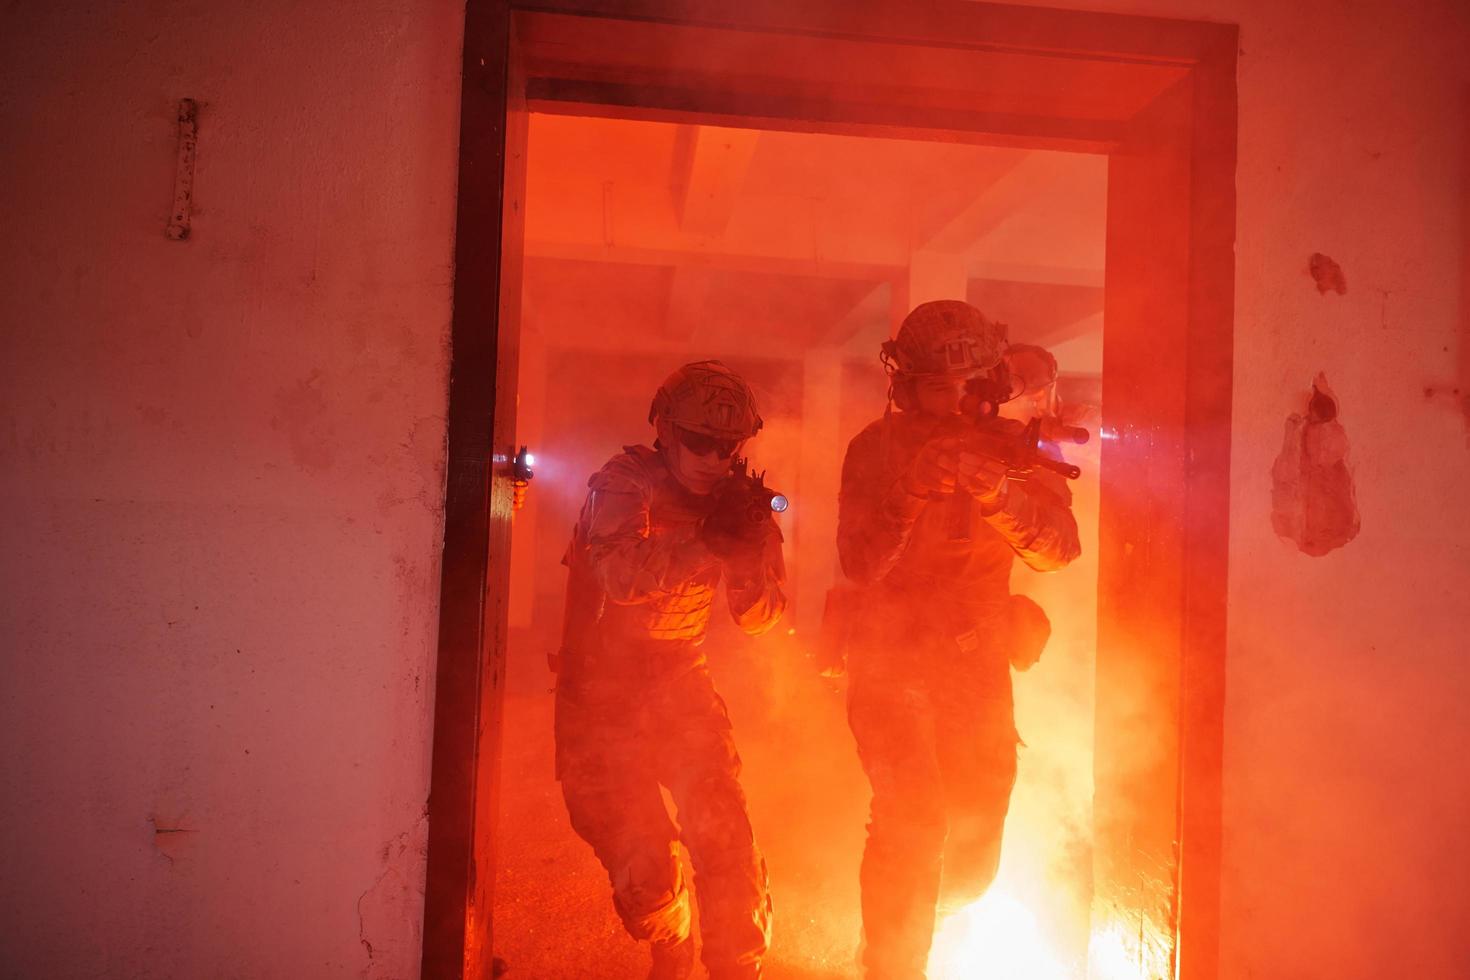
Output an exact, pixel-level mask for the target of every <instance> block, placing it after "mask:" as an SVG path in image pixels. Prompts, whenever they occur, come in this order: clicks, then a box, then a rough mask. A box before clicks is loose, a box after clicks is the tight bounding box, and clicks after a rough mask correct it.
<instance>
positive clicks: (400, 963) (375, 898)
mask: <svg viewBox="0 0 1470 980" xmlns="http://www.w3.org/2000/svg"><path fill="white" fill-rule="evenodd" d="M428 827H429V819H428V816H427V815H424V816H421V817H420V818H419V820H418V821H417V822H416V823H415V824H414V826H412V827H411V828H409V829H408V830H406V831H404V832H403V833H401V834H399V835H398V836H396V837H394V838H392V839H391V840H388V841H385V842H384V843H383V845H382V847H380V848H379V849H378V852H377V854H376V855H375V858H376V859H377V862H378V864H379V866H380V870H379V871H378V874H377V876H376V878H375V879H374V881H373V883H372V885H370V886H369V887H368V889H367V890H366V891H364V892H363V893H362V894H361V895H359V896H358V897H357V940H358V942H359V943H360V944H361V945H362V948H363V951H364V952H365V953H366V954H367V962H366V963H365V964H364V966H363V968H362V970H361V972H360V974H359V975H360V976H362V977H364V978H374V977H385V978H386V977H397V976H401V975H403V974H404V973H405V972H406V970H407V969H408V968H409V967H410V965H411V964H412V963H413V962H415V956H416V953H417V951H418V950H419V948H420V935H421V925H422V923H421V921H420V920H421V918H422V915H423V876H424V859H425V854H426V853H427V849H428V846H427V845H428Z"/></svg>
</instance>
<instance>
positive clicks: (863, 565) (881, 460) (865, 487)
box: [837, 420, 927, 585]
mask: <svg viewBox="0 0 1470 980" xmlns="http://www.w3.org/2000/svg"><path fill="white" fill-rule="evenodd" d="M884 425H885V423H884V422H883V421H882V420H880V421H878V422H875V423H874V424H873V425H870V426H868V427H867V428H866V429H864V430H863V431H862V432H860V433H858V434H857V436H855V437H854V438H853V440H852V442H850V443H848V446H847V456H846V457H845V458H844V459H843V461H842V490H841V494H840V496H839V497H838V503H837V554H838V558H839V559H840V560H841V562H842V571H843V573H844V574H845V575H846V576H847V577H848V578H849V579H851V580H853V581H854V582H857V583H859V584H862V585H868V584H871V583H873V582H878V581H881V580H882V579H883V577H884V576H886V575H887V574H888V573H889V571H891V570H892V569H893V566H894V565H895V564H896V563H897V562H898V559H899V558H900V557H902V555H903V553H904V549H905V548H907V547H908V543H909V538H910V536H911V535H912V533H913V529H914V522H915V521H916V520H918V517H919V513H920V512H921V511H922V510H923V509H924V506H925V504H926V503H927V501H926V500H924V499H923V498H921V497H915V496H913V495H911V494H910V493H908V492H907V491H906V490H905V489H904V487H903V481H902V477H903V474H904V467H905V466H906V465H907V464H908V463H909V462H910V461H909V460H907V459H904V460H898V459H888V458H885V455H886V454H885V452H884V449H885V446H884V443H885V442H886V441H887V440H885V438H884Z"/></svg>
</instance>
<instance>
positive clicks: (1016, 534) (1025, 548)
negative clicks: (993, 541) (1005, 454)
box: [985, 472, 1082, 572]
mask: <svg viewBox="0 0 1470 980" xmlns="http://www.w3.org/2000/svg"><path fill="white" fill-rule="evenodd" d="M985 519H986V520H987V521H988V522H990V526H991V527H993V528H995V529H996V531H998V532H999V533H1000V535H1001V537H1003V538H1005V540H1006V542H1007V543H1008V544H1009V545H1010V546H1011V549H1012V550H1013V551H1015V552H1016V554H1017V555H1018V556H1020V558H1021V560H1022V561H1024V562H1025V563H1026V564H1027V565H1029V566H1030V567H1031V568H1033V569H1035V570H1036V571H1038V572H1054V571H1057V570H1058V569H1061V568H1065V567H1066V566H1067V565H1070V564H1071V563H1072V561H1073V560H1074V559H1076V557H1077V556H1078V555H1080V554H1081V553H1082V544H1081V542H1080V540H1079V539H1078V535H1077V520H1076V518H1075V517H1073V516H1072V488H1071V487H1069V486H1067V483H1066V481H1065V480H1064V479H1062V478H1061V477H1060V476H1056V475H1054V474H1051V473H1046V472H1038V473H1036V474H1034V475H1033V476H1032V477H1031V478H1030V479H1028V480H1027V481H1026V482H1025V483H1015V482H1012V483H1010V484H1009V485H1008V486H1007V489H1006V497H1005V503H1003V504H1002V505H1001V507H1000V509H999V510H997V511H995V512H994V513H992V514H987V515H986V517H985Z"/></svg>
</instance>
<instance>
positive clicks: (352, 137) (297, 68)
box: [0, 0, 1470, 980]
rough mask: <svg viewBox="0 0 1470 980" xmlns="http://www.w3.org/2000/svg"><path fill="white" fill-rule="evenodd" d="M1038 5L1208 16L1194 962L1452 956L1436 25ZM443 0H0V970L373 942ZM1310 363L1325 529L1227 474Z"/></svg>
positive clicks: (431, 407)
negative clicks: (1330, 504) (1219, 488)
mask: <svg viewBox="0 0 1470 980" xmlns="http://www.w3.org/2000/svg"><path fill="white" fill-rule="evenodd" d="M1069 6H1088V7H1092V8H1094V9H1103V10H1115V11H1119V12H1137V13H1152V14H1165V15H1171V16H1181V17H1195V18H1203V19H1211V20H1228V21H1236V22H1239V23H1240V24H1241V27H1242V31H1241V44H1242V49H1243V53H1242V55H1241V62H1240V97H1241V115H1240V168H1239V178H1238V185H1239V190H1240V198H1239V220H1238V243H1237V260H1238V265H1237V291H1236V300H1237V326H1236V331H1237V335H1236V336H1237V342H1236V364H1235V370H1236V391H1235V397H1236V402H1235V404H1236V410H1235V432H1234V453H1233V467H1234V468H1233V477H1232V484H1233V486H1232V507H1231V549H1232V551H1231V584H1230V600H1231V612H1230V624H1229V625H1230V647H1229V650H1230V667H1229V685H1230V693H1229V704H1228V708H1227V733H1226V734H1227V746H1226V749H1227V772H1226V794H1227V795H1226V835H1227V836H1226V855H1225V858H1226V866H1225V881H1224V912H1225V935H1224V940H1225V945H1224V950H1223V964H1222V971H1221V975H1222V976H1223V977H1228V978H1232V980H1234V978H1250V977H1259V978H1281V977H1332V978H1363V980H1367V978H1379V977H1385V976H1414V977H1418V978H1450V977H1455V976H1458V975H1460V972H1461V970H1462V968H1463V964H1464V963H1465V962H1467V961H1470V938H1467V937H1470V932H1467V931H1466V930H1464V929H1463V928H1462V926H1463V923H1464V922H1465V921H1466V920H1467V918H1470V877H1467V876H1465V875H1464V874H1463V869H1464V868H1465V867H1467V866H1470V853H1467V844H1466V837H1465V834H1464V827H1465V826H1467V825H1470V781H1467V780H1466V779H1465V778H1464V777H1463V773H1462V760H1463V759H1465V758H1466V757H1467V756H1470V715H1467V713H1466V712H1465V710H1464V707H1463V706H1464V705H1465V704H1466V703H1470V666H1467V662H1466V657H1465V651H1466V650H1467V647H1470V644H1467V642H1466V639H1465V630H1464V625H1465V620H1466V617H1465V613H1464V611H1463V600H1462V596H1463V595H1464V593H1465V591H1466V586H1467V584H1470V581H1467V580H1470V522H1467V521H1466V520H1465V517H1464V505H1463V503H1462V502H1461V501H1462V499H1463V493H1464V490H1463V488H1464V487H1466V486H1467V485H1470V454H1467V448H1466V422H1465V418H1464V415H1463V413H1462V411H1461V410H1460V408H1459V407H1458V406H1457V404H1456V403H1455V396H1454V395H1453V394H1451V393H1448V391H1447V390H1449V389H1453V388H1455V387H1457V386H1458V387H1459V388H1460V389H1461V390H1462V391H1464V390H1470V378H1467V377H1466V376H1465V373H1464V370H1463V367H1462V365H1464V364H1466V363H1467V361H1470V357H1467V354H1466V351H1465V344H1466V343H1467V334H1466V330H1465V325H1464V324H1465V320H1464V316H1465V310H1464V309H1463V296H1464V292H1463V289H1464V286H1463V282H1464V274H1465V257H1466V252H1465V246H1466V234H1465V228H1466V223H1465V213H1466V208H1465V178H1466V175H1467V172H1470V170H1467V160H1470V158H1467V140H1466V136H1467V126H1466V119H1467V118H1470V117H1467V111H1466V110H1467V104H1466V93H1467V81H1470V79H1467V73H1466V68H1465V67H1463V66H1464V64H1466V61H1467V60H1466V59H1465V58H1464V57H1463V48H1464V42H1465V40H1466V35H1467V26H1466V22H1465V20H1464V18H1463V15H1462V14H1458V13H1456V12H1455V8H1456V5H1455V4H1454V3H1453V2H1452V0H1439V2H1431V3H1420V4H1415V5H1412V7H1411V6H1410V5H1398V4H1388V3H1371V2H1357V3H1332V2H1326V0H1313V2H1303V3H1293V4H1285V3H1279V2H1268V0H1093V2H1085V0H1073V2H1072V3H1069ZM461 13H462V5H461V4H455V3H449V2H439V0H435V2H433V3H431V4H423V3H410V2H407V0H377V2H369V3H352V4H349V3H345V2H341V0H336V2H332V3H326V2H322V3H316V4H311V5H298V4H287V3H284V2H275V3H270V4H266V3H257V4H254V5H249V6H247V5H231V4H205V3H201V2H198V0H173V2H170V0H147V2H136V3H131V4H105V5H94V4H85V3H82V2H80V0H59V2H56V3H51V4H45V5H43V4H24V5H21V4H12V5H10V6H9V7H7V8H6V9H5V11H4V13H3V15H0V18H3V20H0V38H3V39H4V40H3V42H0V43H3V51H0V53H3V62H0V63H3V64H4V66H5V67H4V70H3V74H0V132H4V133H5V137H4V140H3V141H0V154H3V156H0V161H3V172H4V173H5V175H6V177H5V182H4V185H3V186H4V190H3V192H0V194H3V200H4V213H5V215H6V229H7V231H6V235H5V241H4V244H3V245H0V253H3V256H4V260H3V263H0V286H3V295H4V296H5V298H6V303H5V304H4V313H3V321H0V323H3V331H0V382H3V383H0V498H3V505H4V507H5V510H6V518H7V519H6V521H5V522H4V524H3V525H0V527H3V531H0V554H3V555H4V561H3V567H0V637H3V661H0V669H3V681H0V712H3V716H4V725H5V738H4V739H3V740H0V785H3V786H4V787H5V792H4V793H3V794H0V841H3V846H0V973H4V974H6V975H18V976H27V977H52V976H104V977H130V976H142V975H148V976H154V977H199V976H217V977H232V976H240V977H252V978H260V977H278V976H279V977H301V976H337V975H347V974H353V975H360V976H381V977H400V976H413V975H415V973H416V965H415V964H416V962H417V945H418V922H419V916H420V901H421V899H420V897H419V889H420V888H421V879H422V857H421V849H422V845H423V839H424V825H423V822H422V820H421V813H422V809H423V804H424V799H425V794H426V790H427V771H428V770H427V755H428V738H429V710H430V705H431V691H432V682H433V678H432V666H433V649H432V647H433V636H434V624H435V599H434V591H435V588H436V582H437V567H438V541H439V536H440V516H441V515H440V511H439V501H440V499H441V473H442V466H443V448H442V437H443V412H444V404H445V388H444V383H445V368H446V352H445V338H446V336H447V325H448V317H449V277H450V255H451V241H452V227H453V220H452V219H453V189H454V179H455V166H454V154H455V144H456V132H457V105H458V58H459V50H460V30H461ZM183 96H189V97H193V98H196V99H199V100H200V101H201V102H202V103H203V105H204V108H203V110H202V112H201V121H200V129H201V136H200V150H199V172H198V206H197V209H196V214H195V230H194V238H193V239H192V240H191V241H189V242H188V243H187V244H179V243H174V242H169V241H166V240H165V239H164V238H163V235H162V229H163V226H164V223H165V221H166V216H167V208H168V205H169V200H170V187H171V182H172V175H173V157H174V147H173V106H174V102H175V100H176V99H178V98H180V97H183ZM1318 251H1320V252H1324V253H1326V254H1328V255H1331V256H1332V257H1333V258H1335V259H1336V260H1337V261H1339V262H1340V263H1341V264H1342V267H1343V269H1344V271H1345V273H1346V276H1347V283H1348V292H1347V294H1346V295H1345V296H1337V295H1335V294H1330V295H1327V296H1320V295H1318V293H1317V292H1316V290H1315V288H1314V287H1313V285H1312V282H1311V280H1310V279H1309V278H1308V277H1307V275H1306V273H1305V268H1306V262H1307V257H1308V255H1310V254H1311V253H1312V252H1318ZM1319 370H1322V371H1325V372H1326V374H1327V377H1328V379H1329V381H1330V382H1331V383H1332V385H1333V387H1334V388H1335V390H1336V392H1337V394H1338V395H1339V397H1340V398H1341V401H1342V421H1343V423H1344V425H1345V426H1346V427H1347V431H1348V434H1349V438H1350V439H1351V440H1352V454H1353V460H1354V462H1355V464H1356V471H1357V480H1358V500H1359V506H1360V509H1361V511H1362V515H1363V530H1362V533H1361V534H1360V535H1359V537H1358V538H1357V540H1355V541H1354V542H1353V543H1351V544H1350V545H1349V546H1348V547H1347V548H1345V549H1344V550H1342V551H1339V552H1335V553H1333V554H1331V555H1328V556H1327V557H1324V558H1320V559H1312V558H1307V557H1305V556H1303V555H1300V554H1298V553H1295V552H1294V551H1292V550H1291V549H1290V547H1289V546H1287V545H1285V544H1283V543H1282V542H1281V541H1279V540H1278V539H1277V538H1276V537H1275V535H1274V533H1273V532H1272V531H1271V526H1270V502H1269V501H1270V492H1269V490H1270V486H1269V470H1270V463H1271V460H1272V459H1273V458H1274V456H1275V454H1276V453H1277V452H1278V451H1279V448H1280V440H1281V432H1282V426H1283V423H1284V420H1285V418H1286V416H1287V414H1289V413H1290V412H1292V411H1295V410H1297V409H1298V408H1299V407H1300V399H1301V398H1302V397H1303V395H1304V393H1305V391H1306V388H1307V385H1308V383H1309V381H1310V379H1311V377H1312V376H1313V375H1314V374H1315V373H1316V372H1317V371H1319ZM1426 390H1429V391H1430V392H1431V393H1430V394H1426ZM172 828H182V829H183V830H185V831H187V832H185V833H172V834H158V833H156V830H158V829H172ZM369 945H371V950H369V949H368V946H369Z"/></svg>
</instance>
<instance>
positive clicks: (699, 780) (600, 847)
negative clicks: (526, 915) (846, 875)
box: [556, 667, 771, 977]
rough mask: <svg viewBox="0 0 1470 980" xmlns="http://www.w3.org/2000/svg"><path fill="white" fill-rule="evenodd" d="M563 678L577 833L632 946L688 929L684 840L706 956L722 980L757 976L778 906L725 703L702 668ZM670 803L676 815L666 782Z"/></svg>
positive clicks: (564, 761)
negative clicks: (603, 875) (603, 874)
mask: <svg viewBox="0 0 1470 980" xmlns="http://www.w3.org/2000/svg"><path fill="white" fill-rule="evenodd" d="M587 673H589V672H584V676H582V677H580V678H567V677H563V678H560V679H559V680H558V683H557V692H556V759H557V777H558V778H559V779H560V780H561V787H562V795H563V797H564V798H565V800H566V804H567V812H568V814H569V815H570V816H571V822H572V827H573V829H574V830H575V831H576V832H577V835H578V836H580V837H581V838H582V839H583V840H585V841H586V842H587V843H589V844H590V845H592V849H593V851H594V852H595V853H596V854H597V858H598V860H599V861H600V862H601V863H602V866H603V867H604V868H605V869H606V870H607V874H608V879H609V880H610V881H611V883H612V888H613V903H614V905H615V906H616V907H617V910H618V915H619V917H620V918H621V919H622V921H623V924H624V926H625V927H626V928H627V930H628V933H629V934H630V935H631V936H633V938H635V939H639V940H651V941H656V942H670V941H677V940H679V939H682V938H684V937H686V936H688V934H689V930H690V910H689V893H688V890H687V889H686V887H685V885H684V882H683V879H682V876H681V873H680V870H679V859H678V852H677V847H676V844H677V842H678V841H680V840H682V841H683V842H684V844H685V846H686V847H687V848H688V849H689V854H690V858H691V859H692V861H693V864H694V872H695V876H696V885H697V895H698V899H699V914H700V931H701V933H702V939H703V954H702V955H703V959H704V962H705V965H706V966H707V967H708V968H709V971H710V975H711V976H713V977H744V976H751V977H754V976H757V975H758V974H759V965H760V960H761V957H762V956H764V954H765V952H766V949H767V947H768V945H769V941H770V923H771V901H770V895H769V891H768V887H767V880H766V867H765V862H764V860H763V859H762V858H761V855H760V851H759V850H758V849H757V848H756V845H755V840H754V836H753V834H752V831H751V826H750V819H749V817H748V816H747V814H746V805H745V794H744V792H743V791H742V790H741V788H740V782H739V776H740V757H739V755H738V754H737V753H736V751H735V742H734V739H733V738H732V736H731V731H730V719H729V715H728V714H727V712H726V709H725V703H724V701H723V700H722V699H721V698H720V696H719V694H717V693H716V692H715V689H714V685H713V683H712V682H711V680H710V676H709V673H708V672H707V670H705V669H704V668H703V667H697V668H693V669H689V670H685V671H682V672H681V673H680V674H679V675H677V676H675V677H671V678H659V679H648V678H643V679H639V680H638V681H637V682H636V683H631V682H630V679H629V678H627V677H609V676H587ZM661 785H662V786H664V787H667V788H668V790H669V794H670V796H672V797H673V801H674V805H675V808H676V810H677V815H678V820H679V825H678V826H677V827H676V826H675V824H674V822H673V821H672V820H671V819H670V816H669V813H668V810H667V808H666V807H665V805H664V800H663V796H662V793H661V792H660V789H659V787H660V786H661Z"/></svg>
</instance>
